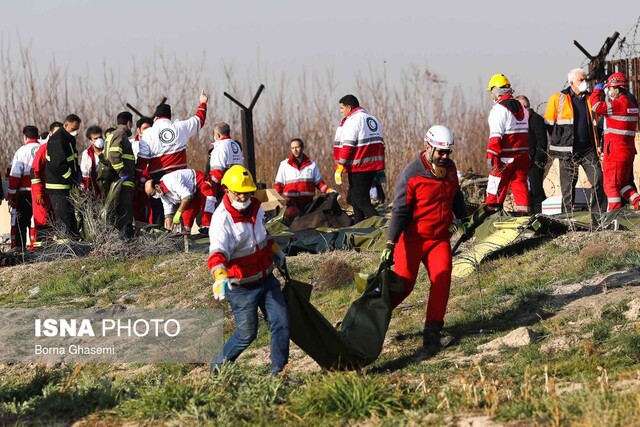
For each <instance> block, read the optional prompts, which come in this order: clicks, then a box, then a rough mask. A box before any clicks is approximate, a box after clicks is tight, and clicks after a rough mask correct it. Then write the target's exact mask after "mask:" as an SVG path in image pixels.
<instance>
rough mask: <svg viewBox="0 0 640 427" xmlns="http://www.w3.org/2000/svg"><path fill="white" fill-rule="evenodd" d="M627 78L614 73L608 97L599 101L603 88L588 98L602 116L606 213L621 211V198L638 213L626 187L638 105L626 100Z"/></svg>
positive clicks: (639, 201) (638, 203) (639, 200)
mask: <svg viewBox="0 0 640 427" xmlns="http://www.w3.org/2000/svg"><path fill="white" fill-rule="evenodd" d="M627 85H628V83H627V78H626V76H625V75H624V74H622V73H613V74H611V75H610V76H609V78H608V79H607V89H608V97H609V98H610V101H605V100H602V99H601V98H602V95H603V91H604V84H603V83H600V84H597V85H596V86H595V88H594V89H593V93H592V94H591V105H592V107H591V109H592V110H593V112H594V113H595V114H599V115H601V116H604V117H605V119H604V152H603V155H604V157H603V159H602V173H603V179H604V192H605V194H606V195H607V203H608V205H607V212H610V211H612V210H615V209H620V208H621V207H622V197H624V198H625V199H626V200H628V201H629V203H631V205H632V206H633V208H634V209H640V195H639V194H638V192H637V191H636V190H635V189H634V188H633V187H632V186H631V185H629V176H630V175H631V174H632V172H633V159H634V157H635V155H636V148H635V141H634V139H635V135H636V131H637V130H638V105H637V103H636V101H635V100H634V99H633V98H632V97H630V96H629V92H628V89H627Z"/></svg>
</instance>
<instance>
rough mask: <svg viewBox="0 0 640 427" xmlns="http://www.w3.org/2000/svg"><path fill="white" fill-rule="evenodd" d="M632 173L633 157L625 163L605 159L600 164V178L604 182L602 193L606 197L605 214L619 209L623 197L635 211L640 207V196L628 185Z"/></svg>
mask: <svg viewBox="0 0 640 427" xmlns="http://www.w3.org/2000/svg"><path fill="white" fill-rule="evenodd" d="M632 172H633V157H631V158H630V159H627V160H625V161H615V160H610V159H607V158H606V157H605V159H604V161H603V162H602V178H603V181H604V185H603V186H604V193H605V194H606V195H607V202H608V205H607V212H611V211H612V210H615V209H620V208H621V207H622V198H623V197H624V198H625V199H627V200H628V201H629V202H630V203H631V204H632V205H633V207H634V208H635V209H638V207H640V206H639V204H640V196H639V195H638V193H637V192H636V190H635V189H634V188H633V187H632V186H631V185H630V183H629V178H630V177H631V173H632Z"/></svg>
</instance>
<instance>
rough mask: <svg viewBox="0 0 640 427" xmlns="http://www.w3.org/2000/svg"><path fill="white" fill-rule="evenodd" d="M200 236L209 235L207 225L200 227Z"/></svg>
mask: <svg viewBox="0 0 640 427" xmlns="http://www.w3.org/2000/svg"><path fill="white" fill-rule="evenodd" d="M198 232H199V233H200V237H209V227H200V230H199V231H198Z"/></svg>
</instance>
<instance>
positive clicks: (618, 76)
mask: <svg viewBox="0 0 640 427" xmlns="http://www.w3.org/2000/svg"><path fill="white" fill-rule="evenodd" d="M626 85H627V78H626V77H625V75H624V74H622V73H613V74H611V75H610V76H609V78H608V79H607V87H615V86H626Z"/></svg>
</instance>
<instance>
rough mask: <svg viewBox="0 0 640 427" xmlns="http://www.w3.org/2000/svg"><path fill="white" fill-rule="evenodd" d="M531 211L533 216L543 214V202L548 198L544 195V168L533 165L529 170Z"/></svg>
mask: <svg viewBox="0 0 640 427" xmlns="http://www.w3.org/2000/svg"><path fill="white" fill-rule="evenodd" d="M528 177H529V211H530V212H531V214H537V213H541V212H542V202H544V199H546V198H547V196H546V195H545V194H544V188H543V187H542V181H543V180H544V168H541V167H539V166H536V165H535V164H533V165H532V166H531V169H529V174H528Z"/></svg>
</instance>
